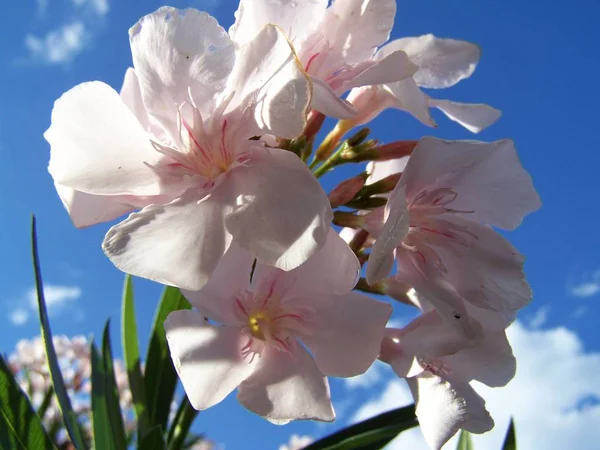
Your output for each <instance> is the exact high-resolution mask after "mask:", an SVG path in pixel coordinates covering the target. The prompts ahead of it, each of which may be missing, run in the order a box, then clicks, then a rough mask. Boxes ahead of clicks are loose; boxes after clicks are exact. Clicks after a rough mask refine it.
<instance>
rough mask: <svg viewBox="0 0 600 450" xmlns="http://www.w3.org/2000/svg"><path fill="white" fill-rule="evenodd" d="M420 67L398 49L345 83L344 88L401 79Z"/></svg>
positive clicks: (410, 75)
mask: <svg viewBox="0 0 600 450" xmlns="http://www.w3.org/2000/svg"><path fill="white" fill-rule="evenodd" d="M418 69H419V68H418V66H415V65H414V64H413V63H412V62H411V61H410V59H408V56H407V55H406V53H405V52H403V51H402V50H398V51H395V52H392V53H390V54H389V55H387V56H386V57H384V58H383V59H381V60H378V61H377V62H376V63H375V64H373V65H371V66H370V67H369V68H368V69H366V70H364V71H362V72H361V73H359V74H358V75H357V76H356V77H355V78H353V79H352V80H351V81H349V82H348V83H347V84H346V85H344V89H351V88H353V87H358V86H369V85H377V84H385V83H393V82H395V81H401V80H404V79H406V78H409V77H412V76H413V75H414V73H415V72H416V71H417V70H418Z"/></svg>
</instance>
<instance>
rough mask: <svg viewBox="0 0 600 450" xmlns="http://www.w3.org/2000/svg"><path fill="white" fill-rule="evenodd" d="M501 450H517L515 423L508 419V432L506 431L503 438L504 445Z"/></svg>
mask: <svg viewBox="0 0 600 450" xmlns="http://www.w3.org/2000/svg"><path fill="white" fill-rule="evenodd" d="M502 450H517V434H516V432H515V421H514V419H512V418H511V419H510V424H509V425H508V430H506V436H505V437H504V444H503V445H502Z"/></svg>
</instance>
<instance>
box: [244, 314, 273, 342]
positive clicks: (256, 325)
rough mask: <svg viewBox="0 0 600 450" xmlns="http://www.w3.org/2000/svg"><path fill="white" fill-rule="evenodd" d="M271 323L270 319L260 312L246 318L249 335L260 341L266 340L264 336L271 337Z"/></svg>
mask: <svg viewBox="0 0 600 450" xmlns="http://www.w3.org/2000/svg"><path fill="white" fill-rule="evenodd" d="M271 323H272V320H271V318H270V317H269V316H267V315H266V314H265V313H263V312H262V311H258V312H256V313H254V314H251V315H250V316H248V329H249V330H250V334H251V335H252V336H254V337H255V338H257V339H260V340H262V341H264V340H265V339H266V336H272V332H271ZM265 335H266V336H265Z"/></svg>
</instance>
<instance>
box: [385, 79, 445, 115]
mask: <svg viewBox="0 0 600 450" xmlns="http://www.w3.org/2000/svg"><path fill="white" fill-rule="evenodd" d="M385 87H386V88H387V89H389V90H390V92H391V93H392V95H393V96H394V97H395V98H396V101H397V104H396V105H395V106H394V107H395V108H397V109H401V110H403V111H406V112H408V113H410V114H412V115H413V116H414V117H415V118H416V119H418V120H419V121H420V122H421V123H423V124H424V125H427V126H430V127H435V126H436V124H435V122H434V121H433V119H432V118H431V114H430V112H429V97H427V95H425V94H424V93H423V92H421V89H419V87H418V86H417V84H416V83H415V81H414V80H413V79H412V78H407V79H406V80H402V81H396V82H395V83H389V84H386V85H385Z"/></svg>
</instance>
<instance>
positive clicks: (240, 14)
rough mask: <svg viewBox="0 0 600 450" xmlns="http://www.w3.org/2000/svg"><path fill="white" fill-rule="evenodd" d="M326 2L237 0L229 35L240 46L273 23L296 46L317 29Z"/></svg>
mask: <svg viewBox="0 0 600 450" xmlns="http://www.w3.org/2000/svg"><path fill="white" fill-rule="evenodd" d="M328 3H329V0H309V1H301V2H298V1H297V0H275V1H274V0H240V3H239V6H238V9H237V11H236V12H235V23H234V24H233V25H232V26H231V28H229V35H230V36H231V39H233V41H234V42H235V43H236V44H237V45H240V46H241V45H244V44H246V43H247V42H248V41H250V40H251V39H252V38H254V36H256V35H257V34H258V33H259V32H260V31H261V30H262V29H263V28H264V26H265V25H268V24H275V25H277V26H278V27H279V28H281V29H282V30H283V31H284V32H285V34H286V35H287V36H288V38H289V39H290V41H291V42H293V43H298V42H299V41H301V40H302V39H303V38H304V37H306V36H308V35H309V34H310V33H312V32H313V31H314V30H315V29H316V28H317V27H318V26H319V23H320V22H321V18H322V17H323V15H324V14H325V10H326V9H327V4H328Z"/></svg>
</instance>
